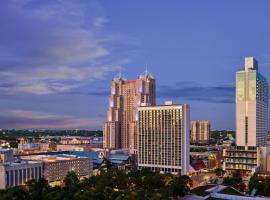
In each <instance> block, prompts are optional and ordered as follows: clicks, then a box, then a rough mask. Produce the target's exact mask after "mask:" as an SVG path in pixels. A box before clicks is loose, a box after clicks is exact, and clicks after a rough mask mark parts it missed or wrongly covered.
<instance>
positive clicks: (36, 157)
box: [21, 154, 88, 162]
mask: <svg viewBox="0 0 270 200" xmlns="http://www.w3.org/2000/svg"><path fill="white" fill-rule="evenodd" d="M21 158H22V159H26V160H36V161H37V160H38V161H43V162H56V161H68V160H77V159H83V158H88V157H85V156H76V155H70V154H57V155H29V156H22V157H21Z"/></svg>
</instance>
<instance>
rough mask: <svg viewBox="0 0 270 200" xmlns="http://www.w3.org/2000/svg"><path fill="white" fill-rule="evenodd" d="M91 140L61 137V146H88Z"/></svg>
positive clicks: (88, 138) (87, 138)
mask: <svg viewBox="0 0 270 200" xmlns="http://www.w3.org/2000/svg"><path fill="white" fill-rule="evenodd" d="M91 141H92V138H90V137H71V136H69V137H61V140H60V143H61V144H90V143H91Z"/></svg>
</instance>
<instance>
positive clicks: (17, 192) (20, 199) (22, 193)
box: [0, 186, 29, 200]
mask: <svg viewBox="0 0 270 200" xmlns="http://www.w3.org/2000/svg"><path fill="white" fill-rule="evenodd" d="M10 199H12V200H28V199H29V194H28V192H27V191H26V190H25V188H23V187H21V186H15V187H12V188H8V189H7V190H4V191H3V192H1V193H0V200H10Z"/></svg>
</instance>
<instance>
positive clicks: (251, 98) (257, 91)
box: [236, 57, 268, 146]
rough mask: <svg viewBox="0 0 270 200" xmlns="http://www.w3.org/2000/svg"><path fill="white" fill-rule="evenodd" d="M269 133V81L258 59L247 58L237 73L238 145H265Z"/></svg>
mask: <svg viewBox="0 0 270 200" xmlns="http://www.w3.org/2000/svg"><path fill="white" fill-rule="evenodd" d="M267 134H268V83H267V80H266V79H265V78H264V77H263V76H262V75H261V74H260V73H259V72H258V63H257V60H256V59H254V58H253V57H246V58H245V67H244V69H242V70H240V71H238V72H237V73H236V145H237V146H265V145H266V142H267Z"/></svg>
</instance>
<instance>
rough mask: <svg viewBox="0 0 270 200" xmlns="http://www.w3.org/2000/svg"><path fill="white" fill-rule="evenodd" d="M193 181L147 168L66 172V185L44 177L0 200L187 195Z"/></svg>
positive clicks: (106, 199)
mask: <svg viewBox="0 0 270 200" xmlns="http://www.w3.org/2000/svg"><path fill="white" fill-rule="evenodd" d="M191 184H192V182H191V180H190V178H189V177H188V176H172V175H170V174H164V175H161V174H159V173H155V172H150V171H148V170H142V171H132V172H129V173H127V174H126V173H125V172H124V171H120V170H116V169H110V170H108V171H104V170H102V171H101V173H100V174H99V175H97V176H92V177H90V178H87V179H84V180H82V181H79V179H78V177H77V176H76V174H75V173H74V172H70V173H68V174H67V176H66V178H65V180H64V186H63V187H62V188H60V187H50V186H49V185H48V182H47V181H46V180H44V179H41V180H39V181H30V182H28V183H27V185H26V186H21V187H13V188H9V189H7V190H2V191H0V200H9V199H13V200H73V199H74V200H75V199H76V200H91V199H93V200H110V199H115V200H124V199H128V200H132V199H134V200H135V199H136V200H140V199H141V200H143V199H151V200H155V199H157V200H158V199H169V198H170V197H177V196H184V195H185V194H186V193H187V192H189V191H190V186H191Z"/></svg>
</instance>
